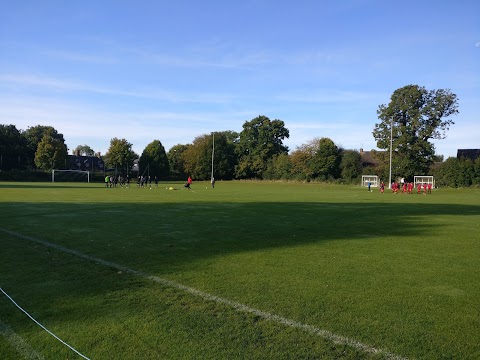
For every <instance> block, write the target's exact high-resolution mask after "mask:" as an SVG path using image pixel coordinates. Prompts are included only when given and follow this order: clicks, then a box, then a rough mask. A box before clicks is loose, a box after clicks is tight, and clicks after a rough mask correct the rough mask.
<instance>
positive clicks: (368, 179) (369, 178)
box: [362, 175, 380, 187]
mask: <svg viewBox="0 0 480 360" xmlns="http://www.w3.org/2000/svg"><path fill="white" fill-rule="evenodd" d="M368 183H370V186H371V187H378V186H380V180H379V178H378V176H377V175H362V186H365V187H368Z"/></svg>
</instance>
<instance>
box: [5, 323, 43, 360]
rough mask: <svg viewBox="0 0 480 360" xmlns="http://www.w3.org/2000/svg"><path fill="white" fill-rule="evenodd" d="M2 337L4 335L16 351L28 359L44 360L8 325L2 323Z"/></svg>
mask: <svg viewBox="0 0 480 360" xmlns="http://www.w3.org/2000/svg"><path fill="white" fill-rule="evenodd" d="M0 335H2V336H3V337H4V338H5V339H6V340H7V341H8V342H9V343H10V344H11V345H12V346H13V347H14V348H15V350H16V351H17V352H18V353H19V354H21V355H22V356H24V357H25V358H26V359H39V360H44V357H43V356H42V355H40V354H39V353H38V352H36V351H35V349H33V348H32V347H31V346H30V345H28V344H27V343H26V342H25V340H23V338H22V337H21V336H20V335H18V334H17V333H16V332H15V331H13V330H12V329H11V328H10V327H9V326H8V325H7V324H4V323H3V322H1V321H0Z"/></svg>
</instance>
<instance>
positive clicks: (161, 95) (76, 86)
mask: <svg viewBox="0 0 480 360" xmlns="http://www.w3.org/2000/svg"><path fill="white" fill-rule="evenodd" d="M0 82H2V83H3V86H4V87H5V86H6V85H7V84H10V85H12V86H14V87H15V88H18V87H19V86H23V87H24V90H25V91H27V92H28V91H31V90H32V87H38V88H43V89H44V90H45V89H46V90H50V91H54V92H87V93H95V94H103V95H113V96H125V97H134V98H144V99H154V100H161V101H166V102H174V103H215V104H222V103H228V102H230V101H232V99H233V96H232V95H228V94H225V93H221V94H220V93H203V92H202V93H192V92H191V93H181V94H180V93H178V92H175V91H169V90H163V89H156V88H151V87H150V88H147V87H144V88H143V89H138V90H123V89H114V88H108V87H101V86H97V85H94V84H88V83H83V82H79V81H75V80H68V79H67V80H64V79H57V78H54V77H48V76H42V75H32V74H21V75H18V74H0Z"/></svg>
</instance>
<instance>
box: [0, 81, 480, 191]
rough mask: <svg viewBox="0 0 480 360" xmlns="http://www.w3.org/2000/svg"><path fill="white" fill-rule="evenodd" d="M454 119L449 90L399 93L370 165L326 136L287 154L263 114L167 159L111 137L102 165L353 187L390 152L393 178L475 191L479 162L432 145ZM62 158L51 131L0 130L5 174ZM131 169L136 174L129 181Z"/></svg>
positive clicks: (163, 175) (380, 169) (167, 175)
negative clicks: (431, 180)
mask: <svg viewBox="0 0 480 360" xmlns="http://www.w3.org/2000/svg"><path fill="white" fill-rule="evenodd" d="M457 113H458V103H457V98H456V95H455V94H453V93H451V92H450V90H444V89H441V90H431V91H429V90H427V89H425V88H424V87H420V86H418V85H408V86H405V87H403V88H400V89H397V90H396V91H395V92H394V93H393V94H392V96H391V99H390V103H389V104H387V105H380V106H379V107H378V110H377V114H378V118H379V119H380V122H379V123H378V124H375V127H374V129H373V132H372V134H373V136H374V138H375V140H376V142H377V147H378V148H379V149H382V150H379V151H372V152H370V153H371V155H372V158H373V159H374V163H373V164H368V165H367V166H366V164H365V162H364V161H363V159H362V154H361V153H360V152H359V151H357V150H349V149H343V148H341V147H339V146H338V145H336V144H335V142H334V141H333V140H332V139H330V138H327V137H316V138H313V139H312V140H310V141H308V142H307V143H305V144H302V145H300V146H298V147H297V148H296V149H294V150H292V151H290V149H289V148H288V147H287V146H285V145H284V143H283V141H284V140H285V139H288V138H289V136H290V135H289V131H288V129H287V128H286V127H285V123H284V122H283V121H282V120H278V119H275V120H270V119H269V118H268V117H267V116H264V115H260V116H258V117H256V118H254V119H252V120H250V121H245V123H244V124H243V129H242V131H241V132H239V133H237V132H235V131H216V132H212V133H210V134H202V135H199V136H197V137H196V138H195V139H194V140H193V141H192V143H189V144H177V145H174V146H173V147H172V148H171V149H169V150H168V152H167V151H166V150H165V148H164V147H163V145H162V143H161V141H160V140H158V139H156V140H153V141H152V142H151V143H150V144H148V145H147V146H146V147H145V149H144V150H143V152H142V153H141V154H140V155H138V154H136V153H135V152H134V151H133V150H132V144H131V143H129V142H128V141H127V140H126V139H119V138H113V139H111V141H110V147H109V149H108V151H107V153H106V154H105V155H104V156H103V157H102V159H103V160H104V162H105V166H106V169H107V170H108V169H111V170H112V169H115V172H118V173H122V174H124V175H127V174H130V175H131V176H136V175H142V174H144V172H145V171H146V170H147V169H148V173H149V174H153V175H156V176H157V177H159V178H160V179H178V180H180V179H185V178H186V177H187V176H192V177H193V178H194V179H196V180H207V179H210V177H211V169H212V157H213V168H214V177H215V178H216V179H224V180H230V179H265V180H297V181H336V182H343V183H354V182H358V181H359V178H360V177H361V175H362V174H368V175H378V176H380V178H381V179H383V180H388V176H389V173H388V172H389V166H390V163H389V153H390V149H391V151H392V164H391V165H392V175H393V178H396V177H404V178H406V179H410V178H412V179H413V176H414V175H434V176H436V177H437V184H439V185H443V186H469V185H476V184H480V164H479V162H480V159H477V160H475V161H473V160H468V159H456V158H449V159H447V161H444V162H439V160H442V159H441V158H440V157H439V156H437V155H436V154H435V147H434V145H433V144H432V143H431V142H430V140H431V139H441V138H444V137H445V133H446V131H447V130H448V128H449V126H451V125H452V124H453V121H452V120H451V119H450V116H452V115H456V114H457ZM212 152H214V153H213V154H212ZM72 153H73V154H81V155H86V156H93V155H94V154H95V152H94V151H93V149H91V148H90V147H89V146H88V145H79V146H77V147H76V148H75V149H73V151H72ZM67 155H68V149H67V147H66V145H65V141H64V138H63V135H62V134H61V133H59V132H58V131H57V130H56V129H54V128H53V127H51V126H43V125H38V126H34V127H31V128H28V129H27V130H25V131H23V130H18V129H17V128H16V127H15V126H14V125H0V160H1V169H2V170H13V169H40V170H51V169H54V168H55V169H62V168H65V167H66V166H67V161H66V159H67ZM212 155H213V156H212ZM134 162H136V166H137V167H136V169H137V173H136V174H132V168H133V165H134ZM434 165H435V166H434ZM460 174H461V175H460Z"/></svg>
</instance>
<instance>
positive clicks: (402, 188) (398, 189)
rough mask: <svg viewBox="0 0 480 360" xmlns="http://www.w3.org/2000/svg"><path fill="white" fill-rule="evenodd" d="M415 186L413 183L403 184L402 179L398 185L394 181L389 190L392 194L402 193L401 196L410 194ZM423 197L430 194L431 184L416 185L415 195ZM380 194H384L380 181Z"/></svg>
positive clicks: (383, 184) (383, 185) (382, 184)
mask: <svg viewBox="0 0 480 360" xmlns="http://www.w3.org/2000/svg"><path fill="white" fill-rule="evenodd" d="M414 187H415V185H414V183H413V182H405V181H404V179H403V178H402V180H401V181H400V184H399V183H397V182H396V181H394V182H392V184H391V189H392V192H393V193H394V194H397V193H402V194H412V193H413V189H414ZM422 189H423V195H427V194H431V193H432V184H431V183H423V184H422V183H418V184H417V194H422ZM380 192H381V193H384V192H385V183H384V182H383V181H382V182H381V184H380Z"/></svg>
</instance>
